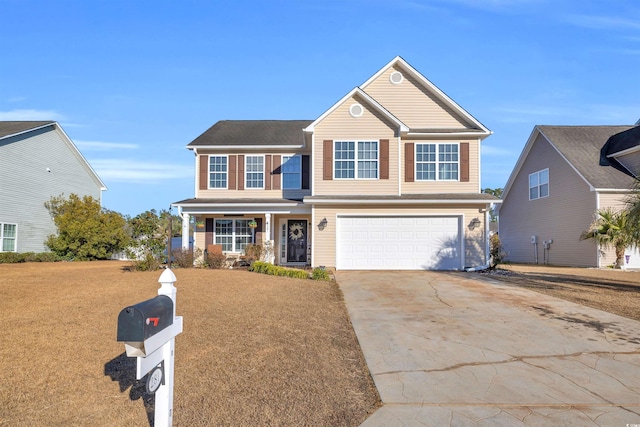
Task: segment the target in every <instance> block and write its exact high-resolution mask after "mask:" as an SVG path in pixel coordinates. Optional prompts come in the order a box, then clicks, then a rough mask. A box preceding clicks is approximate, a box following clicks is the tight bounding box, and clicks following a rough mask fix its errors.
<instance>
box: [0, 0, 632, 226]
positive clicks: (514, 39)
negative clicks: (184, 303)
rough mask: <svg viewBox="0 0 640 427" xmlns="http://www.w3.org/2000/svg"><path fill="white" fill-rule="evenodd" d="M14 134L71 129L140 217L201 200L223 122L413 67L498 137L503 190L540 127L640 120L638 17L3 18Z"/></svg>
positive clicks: (535, 10)
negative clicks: (204, 151) (210, 144)
mask: <svg viewBox="0 0 640 427" xmlns="http://www.w3.org/2000/svg"><path fill="white" fill-rule="evenodd" d="M0 16H1V17H2V25H0V44H1V45H2V46H3V55H2V59H1V60H0V61H1V66H0V120H56V121H58V122H60V124H61V125H62V127H63V128H64V130H65V131H66V132H67V134H68V135H69V136H70V137H71V139H72V140H73V141H74V142H75V143H76V145H77V146H78V148H79V149H80V151H81V152H82V153H83V155H84V156H85V157H86V158H87V160H88V161H89V162H90V163H91V165H92V166H93V168H94V169H95V170H96V171H97V173H98V175H99V176H100V177H101V178H102V180H103V181H104V182H105V184H106V185H107V187H108V190H107V191H106V192H105V193H104V196H103V206H104V207H106V208H107V209H111V210H115V211H118V212H120V213H123V214H127V215H131V216H135V215H137V214H139V213H142V212H144V211H146V210H149V209H157V210H160V209H168V208H169V205H170V203H172V202H176V201H179V200H182V199H186V198H190V197H193V196H194V181H193V179H194V178H193V177H194V157H193V154H192V152H191V151H188V150H187V149H186V148H185V146H186V145H187V144H188V143H189V142H191V141H192V140H193V139H194V138H196V137H197V136H198V135H200V134H201V133H202V132H204V131H205V130H206V129H207V128H209V127H210V126H211V125H213V124H214V123H215V122H216V121H218V120H225V119H310V120H313V119H315V118H317V117H318V116H319V115H320V114H322V113H323V112H324V111H325V110H326V109H328V108H329V107H331V106H332V105H333V104H334V103H335V102H336V101H338V100H339V99H340V98H341V97H342V96H344V95H345V94H346V93H347V92H349V91H350V90H351V89H353V88H354V87H355V86H358V85H360V84H362V83H363V82H364V81H365V80H367V79H368V78H369V77H370V76H371V75H373V74H374V73H375V72H376V71H378V70H379V69H380V68H381V67H383V66H384V65H385V64H387V63H388V62H389V61H390V60H391V59H393V58H394V57H395V56H397V55H400V56H402V57H403V58H404V59H405V60H406V61H407V62H409V63H410V64H411V65H412V66H413V67H414V68H416V69H417V70H418V71H419V72H421V73H422V74H423V75H424V76H425V77H426V78H428V79H429V80H431V81H432V82H433V83H434V84H435V85H436V86H438V87H439V88H440V89H441V90H442V91H444V92H445V93H447V95H449V96H450V97H451V98H452V99H453V100H454V101H456V102H457V103H458V104H459V105H460V106H461V107H462V108H464V109H465V110H467V111H468V112H469V113H470V114H472V115H473V116H474V117H476V118H477V119H478V120H480V121H481V122H482V123H483V124H484V125H485V126H487V127H488V128H489V129H491V130H492V131H493V132H494V134H493V135H492V136H491V137H489V138H488V139H486V140H485V142H484V143H483V148H482V187H483V188H484V187H491V188H497V187H503V186H504V185H505V183H506V181H507V179H508V177H509V173H510V172H511V169H512V168H513V166H514V164H515V162H516V160H517V158H518V156H519V154H520V152H521V150H522V148H523V146H524V144H525V143H526V140H527V138H528V136H529V134H530V133H531V131H532V129H533V126H535V125H536V124H548V125H552V124H555V125H562V124H567V125H598V124H633V123H635V122H636V121H637V120H638V119H639V118H640V2H637V1H634V0H627V1H620V0H601V1H596V0H313V1H310V0H269V1H266V0H265V1H258V0H254V1H248V0H234V1H220V0H212V1H190V0H182V1H165V0H154V1H142V0H141V1H134V0H128V1H121V0H108V1H107V0H104V1H102V0H93V1H86V0H56V1H50V0H37V1H36V0H0Z"/></svg>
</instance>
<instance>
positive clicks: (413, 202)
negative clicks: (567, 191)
mask: <svg viewBox="0 0 640 427" xmlns="http://www.w3.org/2000/svg"><path fill="white" fill-rule="evenodd" d="M305 203H309V204H313V205H323V204H331V205H363V204H376V205H382V204H384V205H448V204H451V205H468V204H473V205H475V204H482V205H490V204H500V203H502V200H486V199H446V200H442V199H440V200H434V199H428V200H426V199H410V200H388V199H370V200H362V199H311V198H309V199H307V198H305Z"/></svg>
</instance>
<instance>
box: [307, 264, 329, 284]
mask: <svg viewBox="0 0 640 427" xmlns="http://www.w3.org/2000/svg"><path fill="white" fill-rule="evenodd" d="M311 278H312V279H313V280H326V281H330V280H331V276H330V275H329V272H328V271H327V270H325V269H324V268H320V267H316V268H314V269H313V271H312V272H311Z"/></svg>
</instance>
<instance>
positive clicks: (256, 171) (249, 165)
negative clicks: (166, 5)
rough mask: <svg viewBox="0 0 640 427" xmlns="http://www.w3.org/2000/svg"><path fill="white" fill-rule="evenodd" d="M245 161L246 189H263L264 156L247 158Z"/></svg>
mask: <svg viewBox="0 0 640 427" xmlns="http://www.w3.org/2000/svg"><path fill="white" fill-rule="evenodd" d="M246 159H247V160H246V169H245V170H246V172H245V173H246V183H247V187H246V188H260V189H262V188H264V156H247V157H246Z"/></svg>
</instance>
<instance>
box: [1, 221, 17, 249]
mask: <svg viewBox="0 0 640 427" xmlns="http://www.w3.org/2000/svg"><path fill="white" fill-rule="evenodd" d="M17 231H18V225H17V224H3V223H0V243H2V246H0V248H1V249H2V250H0V252H15V251H16V240H17Z"/></svg>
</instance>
